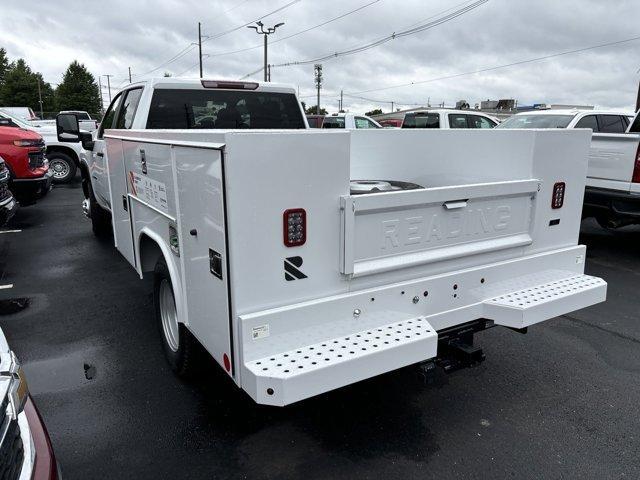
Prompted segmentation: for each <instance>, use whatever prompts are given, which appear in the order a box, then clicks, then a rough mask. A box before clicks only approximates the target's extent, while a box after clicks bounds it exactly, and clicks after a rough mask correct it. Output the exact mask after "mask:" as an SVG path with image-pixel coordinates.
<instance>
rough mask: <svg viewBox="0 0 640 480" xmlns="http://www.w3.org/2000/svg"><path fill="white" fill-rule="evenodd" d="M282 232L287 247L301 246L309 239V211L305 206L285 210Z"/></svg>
mask: <svg viewBox="0 0 640 480" xmlns="http://www.w3.org/2000/svg"><path fill="white" fill-rule="evenodd" d="M282 233H283V236H284V244H285V246H287V247H299V246H301V245H304V243H305V242H306V241H307V212H306V211H305V210H304V209H303V208H292V209H289V210H285V212H284V213H283V214H282Z"/></svg>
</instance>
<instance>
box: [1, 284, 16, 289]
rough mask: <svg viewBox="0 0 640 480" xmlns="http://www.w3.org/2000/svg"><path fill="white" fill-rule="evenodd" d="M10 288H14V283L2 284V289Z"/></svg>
mask: <svg viewBox="0 0 640 480" xmlns="http://www.w3.org/2000/svg"><path fill="white" fill-rule="evenodd" d="M8 288H13V283H9V284H7V285H0V290H6V289H8Z"/></svg>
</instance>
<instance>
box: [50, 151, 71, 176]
mask: <svg viewBox="0 0 640 480" xmlns="http://www.w3.org/2000/svg"><path fill="white" fill-rule="evenodd" d="M47 158H48V159H49V168H50V169H51V170H52V171H53V181H54V182H55V183H69V182H70V181H71V180H73V179H74V177H75V176H76V169H77V167H76V162H75V161H74V160H73V158H71V157H70V156H69V155H67V154H66V153H62V152H52V153H50V154H47Z"/></svg>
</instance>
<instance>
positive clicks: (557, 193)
mask: <svg viewBox="0 0 640 480" xmlns="http://www.w3.org/2000/svg"><path fill="white" fill-rule="evenodd" d="M564 191H565V183H564V182H558V183H556V184H555V185H554V186H553V196H552V197H551V208H553V209H554V210H555V209H558V208H562V205H564Z"/></svg>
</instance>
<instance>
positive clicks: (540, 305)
mask: <svg viewBox="0 0 640 480" xmlns="http://www.w3.org/2000/svg"><path fill="white" fill-rule="evenodd" d="M606 296H607V282H605V281H604V280H602V279H601V278H598V277H592V276H590V275H573V276H570V277H567V278H563V279H559V280H555V281H553V282H548V283H543V284H540V285H534V286H531V287H529V288H523V289H521V290H516V291H514V292H511V293H505V294H503V295H500V296H498V297H495V298H492V299H489V300H485V301H484V316H485V318H488V319H490V320H493V321H494V322H495V323H496V325H503V326H505V327H512V328H524V327H528V326H529V325H533V324H535V323H538V322H542V321H543V320H548V319H550V318H554V317H557V316H558V315H562V314H565V313H567V312H572V311H574V310H579V309H581V308H585V307H588V306H591V305H594V304H596V303H600V302H603V301H604V300H605V299H606Z"/></svg>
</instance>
